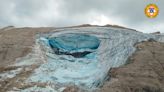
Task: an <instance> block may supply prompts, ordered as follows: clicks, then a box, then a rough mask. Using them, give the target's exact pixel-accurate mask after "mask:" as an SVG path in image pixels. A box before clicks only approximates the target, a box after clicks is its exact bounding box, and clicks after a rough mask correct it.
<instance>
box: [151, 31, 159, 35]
mask: <svg viewBox="0 0 164 92" xmlns="http://www.w3.org/2000/svg"><path fill="white" fill-rule="evenodd" d="M152 34H161V32H159V31H157V32H154V33H152Z"/></svg>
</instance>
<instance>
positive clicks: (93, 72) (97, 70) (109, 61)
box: [27, 27, 160, 88]
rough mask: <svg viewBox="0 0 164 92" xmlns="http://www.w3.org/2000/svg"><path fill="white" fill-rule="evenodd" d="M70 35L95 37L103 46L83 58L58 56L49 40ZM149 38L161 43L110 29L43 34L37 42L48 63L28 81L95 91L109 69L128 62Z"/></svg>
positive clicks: (64, 29)
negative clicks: (141, 43) (75, 86)
mask: <svg viewBox="0 0 164 92" xmlns="http://www.w3.org/2000/svg"><path fill="white" fill-rule="evenodd" d="M70 33H71V34H86V35H90V36H94V37H96V38H98V39H99V40H100V45H99V47H98V48H97V49H96V50H95V51H94V52H92V53H90V54H88V55H87V56H85V57H83V58H76V57H73V56H71V55H57V54H55V53H54V52H53V50H52V48H51V47H50V45H49V41H48V39H47V38H51V37H58V36H59V35H64V34H70ZM149 39H154V40H159V39H160V36H158V35H153V34H144V33H140V32H136V31H131V30H128V29H118V28H110V27H83V28H63V29H58V30H54V31H52V32H50V33H47V34H41V35H39V36H38V37H37V39H36V42H37V43H39V44H36V45H40V46H41V47H42V48H43V49H40V50H42V52H44V54H45V55H46V60H47V61H46V62H45V63H44V64H42V65H41V66H40V67H39V68H38V69H36V70H35V73H34V74H33V75H32V76H31V77H30V78H29V79H28V80H27V82H52V83H55V84H56V83H58V84H60V85H61V86H62V85H67V84H70V83H71V84H75V85H78V86H82V87H86V88H95V87H97V86H99V85H102V84H103V82H104V80H105V78H106V75H107V73H108V71H109V70H110V68H112V67H119V66H121V65H124V64H125V63H126V61H127V59H128V57H129V56H131V55H132V53H134V52H135V48H134V47H133V46H134V44H136V43H138V42H141V41H147V40H149Z"/></svg>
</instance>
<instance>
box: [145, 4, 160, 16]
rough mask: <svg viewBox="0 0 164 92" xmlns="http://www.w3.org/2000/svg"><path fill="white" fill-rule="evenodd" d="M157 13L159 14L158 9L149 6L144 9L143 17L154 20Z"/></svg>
mask: <svg viewBox="0 0 164 92" xmlns="http://www.w3.org/2000/svg"><path fill="white" fill-rule="evenodd" d="M158 13H159V8H158V6H157V5H155V4H149V5H147V6H146V8H145V15H146V16H147V17H148V18H155V17H157V15H158Z"/></svg>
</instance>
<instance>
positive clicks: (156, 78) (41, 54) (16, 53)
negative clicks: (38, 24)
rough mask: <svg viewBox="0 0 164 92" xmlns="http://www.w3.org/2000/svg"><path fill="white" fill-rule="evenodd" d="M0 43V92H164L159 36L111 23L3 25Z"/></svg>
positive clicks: (163, 46) (163, 60)
mask: <svg viewBox="0 0 164 92" xmlns="http://www.w3.org/2000/svg"><path fill="white" fill-rule="evenodd" d="M70 33H71V36H70V35H67V34H70ZM74 34H75V35H79V36H78V37H77V38H78V39H79V40H78V39H76V36H73V35H74ZM84 34H85V35H84ZM60 35H62V36H60ZM86 36H87V37H88V38H87V37H86ZM92 36H94V37H92ZM85 37H86V38H87V39H92V44H91V45H90V44H89V43H91V42H89V41H88V40H87V39H85ZM51 38H53V39H51ZM49 39H51V40H52V42H53V44H49V41H51V40H49ZM75 39H76V40H75ZM96 39H99V40H100V43H97V41H98V40H96ZM0 40H1V41H0V92H7V91H11V92H13V91H14V92H20V91H21V92H31V91H34V92H35V91H36V92H40V91H41V92H62V91H63V92H92V91H93V92H164V89H163V88H164V81H163V79H164V57H163V54H164V51H163V50H164V44H163V43H162V41H163V36H162V35H160V34H144V33H141V32H137V31H134V30H132V29H127V28H123V27H117V26H111V25H110V26H109V25H108V26H105V27H99V26H90V25H87V26H76V27H68V28H14V27H7V28H3V29H0ZM79 41H80V42H81V43H80V42H79ZM82 43H85V44H82ZM94 44H95V45H96V46H98V47H97V48H96V49H91V48H93V47H95V46H94ZM52 46H53V48H52ZM54 51H55V52H54ZM57 52H58V54H56V53H57ZM86 52H89V53H86ZM75 55H76V56H77V55H78V57H76V56H75ZM79 56H80V57H79Z"/></svg>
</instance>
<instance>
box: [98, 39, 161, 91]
mask: <svg viewBox="0 0 164 92" xmlns="http://www.w3.org/2000/svg"><path fill="white" fill-rule="evenodd" d="M136 48H137V49H138V50H137V51H136V52H135V53H134V54H133V55H132V56H131V57H130V58H129V64H127V65H125V66H122V67H120V68H114V69H112V70H111V72H110V73H111V74H110V76H111V77H112V78H111V81H110V82H106V84H105V85H104V86H103V87H102V90H101V91H102V92H164V43H159V42H143V43H139V44H137V45H136Z"/></svg>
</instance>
